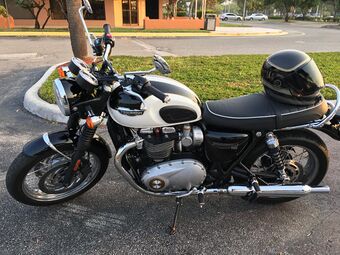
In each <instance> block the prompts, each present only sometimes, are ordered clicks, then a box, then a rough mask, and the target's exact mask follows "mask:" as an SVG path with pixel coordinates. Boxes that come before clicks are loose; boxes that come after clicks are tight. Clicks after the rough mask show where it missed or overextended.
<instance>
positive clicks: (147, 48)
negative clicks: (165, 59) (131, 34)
mask: <svg viewBox="0 0 340 255" xmlns="http://www.w3.org/2000/svg"><path fill="white" fill-rule="evenodd" d="M131 41H132V42H133V43H134V44H137V45H139V46H141V47H142V48H144V49H145V51H148V52H153V53H154V54H157V55H161V56H171V57H177V55H176V54H173V53H170V52H167V51H160V50H157V48H156V47H154V46H152V45H150V44H147V43H145V42H143V41H141V40H137V39H134V40H131Z"/></svg>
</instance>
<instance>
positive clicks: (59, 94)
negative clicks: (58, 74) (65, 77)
mask: <svg viewBox="0 0 340 255" xmlns="http://www.w3.org/2000/svg"><path fill="white" fill-rule="evenodd" d="M53 91H54V95H55V98H56V101H57V104H58V107H59V109H60V111H61V112H62V114H64V115H65V116H70V114H71V109H70V103H69V101H68V99H67V94H66V91H65V89H64V86H63V84H62V82H61V80H60V79H55V80H54V82H53Z"/></svg>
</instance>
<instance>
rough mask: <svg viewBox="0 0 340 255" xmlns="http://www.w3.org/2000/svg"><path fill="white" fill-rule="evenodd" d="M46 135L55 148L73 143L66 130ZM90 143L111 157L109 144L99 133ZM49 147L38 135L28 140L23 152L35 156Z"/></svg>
mask: <svg viewBox="0 0 340 255" xmlns="http://www.w3.org/2000/svg"><path fill="white" fill-rule="evenodd" d="M48 137H49V139H50V142H51V143H52V144H53V145H54V147H56V148H57V149H59V148H60V147H61V146H62V145H65V144H73V142H72V140H71V139H70V138H69V133H68V131H66V130H64V131H58V132H54V133H49V134H48ZM92 144H93V145H95V146H99V147H101V148H103V151H105V153H106V156H107V157H108V158H111V157H112V151H111V148H110V146H109V145H108V144H107V142H106V141H105V140H104V139H103V138H102V137H100V136H99V135H95V137H94V138H93V140H92ZM50 149H51V148H50V147H49V146H48V145H47V144H46V143H45V142H44V139H43V137H42V136H41V137H38V138H37V139H34V140H33V141H30V142H28V143H27V144H26V145H25V146H24V148H23V153H24V154H25V155H26V156H29V157H36V156H39V155H41V154H43V153H45V152H47V151H49V150H50Z"/></svg>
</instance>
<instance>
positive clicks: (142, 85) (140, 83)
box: [133, 75, 170, 103]
mask: <svg viewBox="0 0 340 255" xmlns="http://www.w3.org/2000/svg"><path fill="white" fill-rule="evenodd" d="M133 83H134V84H135V85H136V86H137V88H138V89H139V90H140V91H141V92H144V93H147V94H149V95H153V96H155V97H157V98H158V99H159V100H161V101H162V102H163V103H168V102H169V101H170V97H169V96H168V95H167V94H165V93H163V92H162V91H160V90H159V89H157V88H155V87H154V86H152V85H151V83H150V81H148V79H146V78H145V77H143V76H139V75H135V77H134V79H133Z"/></svg>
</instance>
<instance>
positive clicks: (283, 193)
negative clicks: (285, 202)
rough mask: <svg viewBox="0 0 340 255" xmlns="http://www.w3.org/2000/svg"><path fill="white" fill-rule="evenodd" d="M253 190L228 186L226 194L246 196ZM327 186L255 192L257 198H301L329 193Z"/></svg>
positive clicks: (276, 187) (266, 188)
mask: <svg viewBox="0 0 340 255" xmlns="http://www.w3.org/2000/svg"><path fill="white" fill-rule="evenodd" d="M254 191H255V190H254V189H253V188H249V187H247V186H230V187H228V194H229V195H232V196H246V195H248V194H249V192H254ZM329 192H330V188H329V187H328V186H318V187H310V186H308V185H284V186H280V185H268V186H260V191H258V192H257V195H258V196H259V197H302V196H304V195H307V194H310V193H329Z"/></svg>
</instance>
